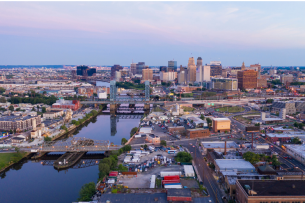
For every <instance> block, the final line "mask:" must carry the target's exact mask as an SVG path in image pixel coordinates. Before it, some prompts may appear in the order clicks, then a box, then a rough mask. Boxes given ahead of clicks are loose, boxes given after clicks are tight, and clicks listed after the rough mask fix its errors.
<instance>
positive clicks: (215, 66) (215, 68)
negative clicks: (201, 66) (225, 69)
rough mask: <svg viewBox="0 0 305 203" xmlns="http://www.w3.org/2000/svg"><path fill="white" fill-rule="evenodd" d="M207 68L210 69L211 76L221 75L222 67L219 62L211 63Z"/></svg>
mask: <svg viewBox="0 0 305 203" xmlns="http://www.w3.org/2000/svg"><path fill="white" fill-rule="evenodd" d="M208 66H210V68H211V76H217V75H220V76H221V75H222V65H221V62H220V61H211V62H210V64H208Z"/></svg>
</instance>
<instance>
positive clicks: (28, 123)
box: [0, 115, 41, 131]
mask: <svg viewBox="0 0 305 203" xmlns="http://www.w3.org/2000/svg"><path fill="white" fill-rule="evenodd" d="M39 124H41V116H40V115H38V116H30V115H28V116H3V117H1V118H0V130H3V131H9V130H16V131H24V130H32V129H33V128H36V126H37V125H39Z"/></svg>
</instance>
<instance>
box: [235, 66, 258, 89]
mask: <svg viewBox="0 0 305 203" xmlns="http://www.w3.org/2000/svg"><path fill="white" fill-rule="evenodd" d="M237 79H238V88H239V89H241V90H242V89H254V88H256V87H257V72H256V71H255V70H244V71H238V72H237Z"/></svg>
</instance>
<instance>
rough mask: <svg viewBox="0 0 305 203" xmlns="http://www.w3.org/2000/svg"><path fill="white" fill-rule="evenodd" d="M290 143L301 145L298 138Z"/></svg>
mask: <svg viewBox="0 0 305 203" xmlns="http://www.w3.org/2000/svg"><path fill="white" fill-rule="evenodd" d="M291 142H292V143H293V144H302V142H301V140H300V138H298V137H294V138H293V139H292V140H291Z"/></svg>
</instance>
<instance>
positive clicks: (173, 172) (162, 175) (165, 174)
mask: <svg viewBox="0 0 305 203" xmlns="http://www.w3.org/2000/svg"><path fill="white" fill-rule="evenodd" d="M181 175H182V173H181V171H163V172H162V171H161V172H160V176H161V177H164V176H181Z"/></svg>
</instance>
